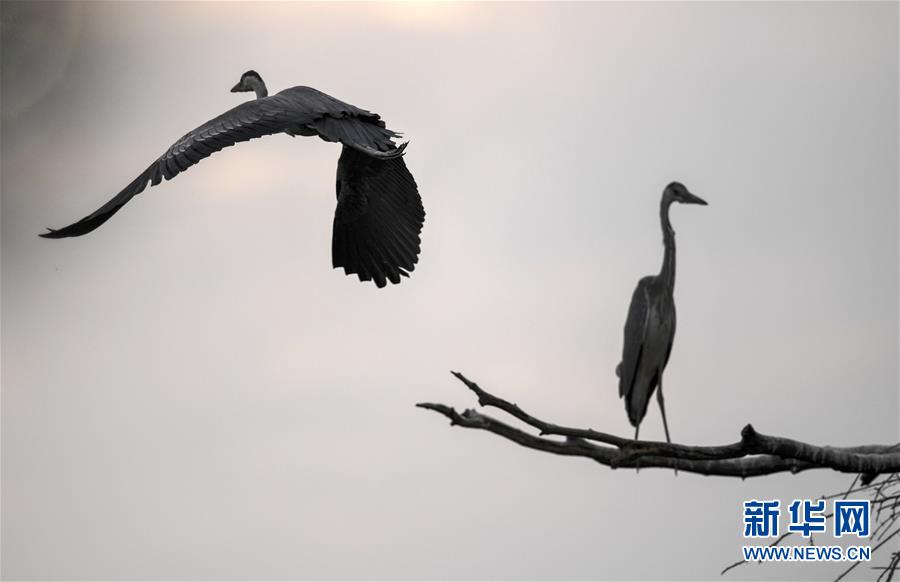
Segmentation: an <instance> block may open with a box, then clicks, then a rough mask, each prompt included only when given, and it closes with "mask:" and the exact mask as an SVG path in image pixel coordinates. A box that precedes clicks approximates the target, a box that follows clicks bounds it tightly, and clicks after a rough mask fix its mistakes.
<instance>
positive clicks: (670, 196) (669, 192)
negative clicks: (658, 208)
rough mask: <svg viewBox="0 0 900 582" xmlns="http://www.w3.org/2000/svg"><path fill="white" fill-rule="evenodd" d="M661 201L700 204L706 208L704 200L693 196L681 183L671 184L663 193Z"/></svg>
mask: <svg viewBox="0 0 900 582" xmlns="http://www.w3.org/2000/svg"><path fill="white" fill-rule="evenodd" d="M663 201H665V202H680V203H681V204H700V205H702V206H706V200H704V199H703V198H700V197H699V196H694V195H693V194H691V192H690V191H689V190H688V189H687V188H685V186H684V184H682V183H681V182H672V183H670V184H669V185H668V186H666V189H665V190H664V191H663Z"/></svg>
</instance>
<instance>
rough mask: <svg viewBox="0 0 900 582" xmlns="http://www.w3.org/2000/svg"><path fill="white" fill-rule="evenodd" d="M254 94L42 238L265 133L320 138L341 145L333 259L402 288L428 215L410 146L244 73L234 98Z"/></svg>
mask: <svg viewBox="0 0 900 582" xmlns="http://www.w3.org/2000/svg"><path fill="white" fill-rule="evenodd" d="M251 91H252V92H254V93H256V99H253V100H252V101H247V102H245V103H241V104H240V105H238V106H237V107H234V108H233V109H231V110H229V111H226V112H225V113H223V114H222V115H219V116H218V117H215V118H213V119H211V120H209V121H207V122H206V123H204V124H203V125H201V126H200V127H198V128H197V129H195V130H193V131H191V132H189V133H187V134H186V135H184V136H183V137H182V138H181V139H179V140H178V141H176V142H175V144H174V145H172V147H170V148H169V149H168V150H166V152H165V153H164V154H163V155H162V156H160V157H159V158H157V159H156V160H154V161H153V163H152V164H150V167H149V168H147V169H146V170H144V172H143V173H142V174H141V175H140V176H138V177H137V178H135V180H134V181H133V182H131V183H130V184H129V185H128V186H126V187H125V188H124V189H123V190H122V191H121V192H119V193H118V194H117V195H116V196H115V197H114V198H113V199H112V200H110V201H109V202H107V203H106V204H104V205H103V206H101V207H100V208H98V209H97V210H96V211H94V212H93V213H92V214H89V215H88V216H86V217H84V218H82V219H81V220H79V221H78V222H75V223H73V224H70V225H69V226H66V227H64V228H60V229H58V230H54V229H48V230H49V232H46V233H44V234H42V235H41V236H43V237H46V238H64V237H69V236H81V235H83V234H86V233H88V232H91V231H92V230H94V229H95V228H97V227H98V226H100V225H101V224H103V223H104V222H106V221H107V220H109V218H110V217H111V216H112V215H113V214H115V213H116V212H118V211H119V209H120V208H122V206H124V205H125V204H126V203H127V202H128V201H129V200H131V199H132V198H134V197H135V196H136V195H137V194H139V193H141V192H142V191H143V190H144V188H146V187H147V184H148V183H149V184H150V185H151V186H155V185H157V184H159V183H160V182H161V181H162V179H163V178H165V179H166V180H171V179H172V178H174V177H175V176H177V175H178V174H179V173H181V172H184V171H185V170H187V169H188V168H190V167H191V166H193V165H194V164H196V163H198V162H200V160H202V159H203V158H205V157H207V156H210V155H212V154H213V153H215V152H217V151H219V150H221V149H223V148H226V147H229V146H232V145H234V144H235V143H237V142H242V141H247V140H251V139H254V138H257V137H262V136H264V135H272V134H277V133H286V134H288V135H290V136H297V135H302V136H314V135H318V136H319V137H320V138H322V139H323V140H325V141H329V142H340V143H341V144H343V150H342V152H341V156H340V158H339V159H338V166H337V208H336V210H335V213H334V230H333V232H332V245H331V256H332V264H333V266H334V268H338V267H343V268H344V272H345V273H346V274H348V275H350V274H356V275H357V276H358V277H359V279H360V281H372V280H374V281H375V284H376V285H377V286H378V287H384V286H385V285H386V284H387V281H390V282H391V283H399V282H400V277H401V275H402V276H406V277H408V276H409V272H410V271H412V270H413V269H414V268H415V263H416V262H417V261H418V255H419V244H420V239H419V233H421V231H422V224H423V223H424V222H425V210H424V209H423V207H422V199H421V197H420V196H419V191H418V188H417V187H416V182H415V180H414V179H413V177H412V174H410V173H409V170H407V168H406V164H405V163H404V162H403V158H402V156H403V151H404V149H405V148H406V143H403V144H400V145H399V146H398V145H396V144H395V143H394V141H393V139H394V138H396V137H399V134H397V133H395V132H393V131H391V130H389V129H387V128H386V127H385V124H384V121H382V120H381V118H380V117H379V116H378V115H377V114H375V113H371V112H369V111H366V110H364V109H360V108H358V107H355V106H353V105H350V104H348V103H344V102H343V101H339V100H338V99H335V98H334V97H331V96H330V95H326V94H325V93H322V92H321V91H318V90H316V89H312V88H310V87H291V88H290V89H285V90H284V91H281V92H280V93H278V94H276V95H272V96H269V92H268V90H267V89H266V84H265V82H263V80H262V77H261V76H260V75H259V73H257V72H256V71H247V72H246V73H244V74H243V75H242V76H241V80H240V81H239V82H238V83H237V85H235V86H234V87H233V88H232V89H231V92H232V93H237V92H251Z"/></svg>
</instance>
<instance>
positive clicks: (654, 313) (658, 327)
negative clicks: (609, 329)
mask: <svg viewBox="0 0 900 582" xmlns="http://www.w3.org/2000/svg"><path fill="white" fill-rule="evenodd" d="M673 202H680V203H682V204H702V205H704V206H706V201H704V200H703V199H702V198H699V197H697V196H694V195H693V194H691V193H690V192H689V191H688V189H687V188H685V187H684V186H683V185H681V184H679V183H678V182H672V183H671V184H669V185H668V186H666V189H665V190H663V195H662V200H660V203H659V218H660V222H661V223H662V231H663V244H664V245H665V249H666V250H665V254H664V255H663V263H662V269H660V271H659V275H650V276H648V277H644V278H643V279H641V280H640V281H638V285H637V289H635V290H634V294H633V295H632V296H631V307H629V308H628V319H627V320H626V322H625V345H624V347H623V349H622V361H621V362H620V363H619V365H618V366H617V367H616V375H617V376H618V377H619V397H620V398H623V397H624V398H625V410H626V412H628V420H629V421H630V422H631V425H632V426H634V438H635V440H637V438H638V432H639V431H640V428H641V421H642V420H643V419H644V415H646V414H647V405H648V404H649V402H650V397H651V396H653V391H654V390H656V400H657V402H659V410H660V412H661V413H662V420H663V428H664V429H665V431H666V441H667V442H672V441H671V439H670V438H669V425H668V423H667V422H666V405H665V401H664V400H663V391H662V390H663V386H662V378H663V371H664V370H665V369H666V364H667V363H668V361H669V354H670V353H672V342H673V340H674V339H675V299H674V297H673V295H672V292H673V291H674V289H675V231H673V230H672V223H671V222H669V207H670V206H672V203H673ZM657 388H658V390H657Z"/></svg>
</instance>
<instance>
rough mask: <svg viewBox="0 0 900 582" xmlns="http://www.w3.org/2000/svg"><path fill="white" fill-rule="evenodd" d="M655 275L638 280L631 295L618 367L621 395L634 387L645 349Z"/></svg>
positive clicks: (626, 394)
mask: <svg viewBox="0 0 900 582" xmlns="http://www.w3.org/2000/svg"><path fill="white" fill-rule="evenodd" d="M652 282H653V277H644V278H643V279H641V280H640V281H638V284H637V288H635V290H634V294H632V296H631V306H630V307H629V308H628V319H627V320H625V341H624V347H623V348H622V362H621V363H620V364H619V366H618V367H617V368H616V373H617V374H618V376H619V396H620V397H625V401H626V403H627V402H628V395H629V393H630V392H631V389H632V388H633V387H634V380H635V377H636V376H637V370H638V366H639V365H640V361H641V355H642V353H643V349H644V338H645V337H646V333H647V315H648V314H649V313H650V285H651V283H652Z"/></svg>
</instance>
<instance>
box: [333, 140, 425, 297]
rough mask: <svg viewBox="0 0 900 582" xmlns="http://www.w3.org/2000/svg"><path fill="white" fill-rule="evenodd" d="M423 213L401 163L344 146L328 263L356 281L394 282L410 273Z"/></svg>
mask: <svg viewBox="0 0 900 582" xmlns="http://www.w3.org/2000/svg"><path fill="white" fill-rule="evenodd" d="M424 222H425V210H424V208H423V207H422V199H421V197H420V196H419V191H418V188H417V187H416V181H415V180H414V179H413V177H412V174H410V173H409V170H407V169H406V164H405V163H404V161H403V158H401V157H397V158H391V159H378V158H373V157H371V156H369V155H366V154H363V153H361V152H360V151H358V150H355V149H351V148H348V147H345V148H344V150H343V152H342V153H341V158H340V160H339V161H338V171H337V209H336V210H335V213H334V233H333V236H332V240H331V257H332V264H333V265H334V267H335V268H338V267H343V268H344V272H345V273H347V274H348V275H350V274H353V273H355V274H357V275H358V276H359V279H360V281H371V280H374V281H375V284H376V285H377V286H379V287H384V286H385V285H386V284H387V281H390V282H391V283H399V282H400V276H401V275H402V276H408V273H409V271H412V270H413V269H414V268H415V264H416V262H417V261H418V255H419V244H420V240H419V233H420V232H421V231H422V224H423V223H424Z"/></svg>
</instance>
